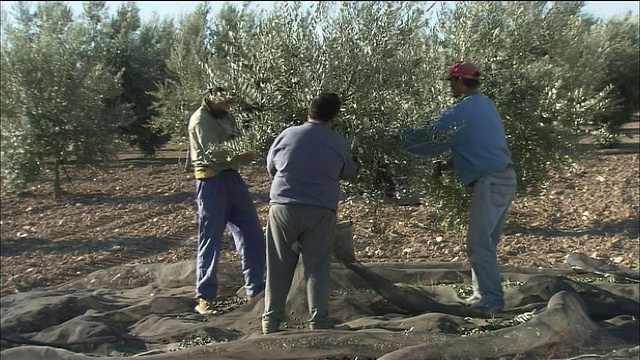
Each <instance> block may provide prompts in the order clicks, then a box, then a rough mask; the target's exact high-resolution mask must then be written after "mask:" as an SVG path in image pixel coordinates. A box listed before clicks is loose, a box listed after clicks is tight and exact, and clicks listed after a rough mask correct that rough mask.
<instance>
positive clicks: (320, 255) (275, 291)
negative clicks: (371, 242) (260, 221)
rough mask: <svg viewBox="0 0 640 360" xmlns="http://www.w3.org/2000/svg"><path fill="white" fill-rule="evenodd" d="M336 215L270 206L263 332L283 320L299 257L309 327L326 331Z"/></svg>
mask: <svg viewBox="0 0 640 360" xmlns="http://www.w3.org/2000/svg"><path fill="white" fill-rule="evenodd" d="M335 224H336V213H335V211H333V210H331V209H325V208H320V207H317V206H307V205H271V207H270V208H269V223H268V225H267V287H266V290H265V293H264V294H265V296H264V299H265V300H264V314H263V316H262V329H263V331H265V332H271V331H275V330H276V329H278V327H279V326H280V323H281V322H282V321H283V320H284V314H285V303H286V301H287V296H288V294H289V290H290V289H291V282H292V280H293V275H294V273H295V270H296V265H297V264H298V257H299V256H300V255H301V256H302V265H303V267H304V278H305V282H306V287H307V288H306V290H307V299H308V306H309V327H310V328H311V329H328V328H330V327H331V323H330V322H329V315H328V305H329V266H330V259H329V255H330V254H331V241H332V236H333V232H334V229H335Z"/></svg>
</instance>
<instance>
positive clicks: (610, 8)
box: [2, 1, 639, 21]
mask: <svg viewBox="0 0 640 360" xmlns="http://www.w3.org/2000/svg"><path fill="white" fill-rule="evenodd" d="M14 2H15V1H2V8H3V9H4V10H9V9H10V8H11V3H14ZM122 2H123V1H107V4H108V6H109V9H110V10H111V11H114V10H115V9H117V8H118V6H120V4H121V3H122ZM231 2H232V3H238V4H242V1H231ZM447 2H448V3H451V2H452V1H447ZM67 3H68V4H69V5H71V7H72V9H73V11H74V13H76V14H79V13H80V12H81V11H82V1H67ZM137 3H138V7H139V8H140V16H141V18H142V21H146V20H149V19H150V18H151V15H152V13H153V12H154V11H155V12H157V13H158V14H159V15H160V17H165V16H174V15H179V14H184V13H186V12H191V11H193V10H194V9H195V8H196V6H197V5H198V4H199V3H200V1H137ZM211 3H212V9H213V11H214V13H215V12H217V10H218V9H220V7H221V6H222V4H224V2H223V1H212V2H211ZM254 3H255V4H256V6H258V7H261V8H268V7H271V6H273V4H274V3H276V1H254ZM586 3H587V5H586V7H585V11H587V12H589V13H591V14H593V15H596V16H599V17H602V18H605V19H606V18H609V17H611V16H614V15H620V14H624V13H625V12H627V11H632V12H633V13H634V14H635V15H637V14H638V4H639V2H638V1H587V2H586Z"/></svg>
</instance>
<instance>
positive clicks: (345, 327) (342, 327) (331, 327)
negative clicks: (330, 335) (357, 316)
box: [309, 325, 351, 331]
mask: <svg viewBox="0 0 640 360" xmlns="http://www.w3.org/2000/svg"><path fill="white" fill-rule="evenodd" d="M309 330H343V331H349V330H351V326H349V325H328V326H318V325H309Z"/></svg>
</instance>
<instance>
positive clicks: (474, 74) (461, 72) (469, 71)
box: [444, 61, 480, 80]
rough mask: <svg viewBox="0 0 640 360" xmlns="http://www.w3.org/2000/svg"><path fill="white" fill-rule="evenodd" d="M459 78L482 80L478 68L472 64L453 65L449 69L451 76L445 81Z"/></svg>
mask: <svg viewBox="0 0 640 360" xmlns="http://www.w3.org/2000/svg"><path fill="white" fill-rule="evenodd" d="M454 76H457V77H459V78H462V79H472V80H480V73H479V71H478V68H477V67H476V66H475V65H473V64H472V63H470V62H467V61H458V62H456V63H454V64H453V65H451V68H450V69H449V75H447V77H445V78H444V79H445V80H451V78H452V77H454Z"/></svg>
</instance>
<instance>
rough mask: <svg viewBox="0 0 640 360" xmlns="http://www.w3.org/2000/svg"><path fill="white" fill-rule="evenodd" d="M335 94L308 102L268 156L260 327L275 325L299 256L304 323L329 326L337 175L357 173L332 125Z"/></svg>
mask: <svg viewBox="0 0 640 360" xmlns="http://www.w3.org/2000/svg"><path fill="white" fill-rule="evenodd" d="M340 106H341V101H340V98H339V97H338V95H336V94H335V93H326V92H325V93H321V94H320V95H319V96H317V97H316V98H314V99H313V100H312V101H311V105H310V107H309V114H308V121H307V122H306V123H304V124H303V125H299V126H293V127H290V128H288V129H286V130H284V131H283V132H282V133H281V134H280V135H279V136H278V137H277V138H276V140H275V141H274V142H273V144H272V145H271V148H270V149H269V153H268V155H267V169H268V171H269V175H270V176H271V179H272V183H271V192H270V197H271V201H270V207H269V222H268V225H267V234H266V235H267V279H266V290H265V309H264V314H263V316H262V332H263V333H264V334H269V333H272V332H276V331H278V330H279V328H280V323H281V322H282V321H283V320H284V311H285V302H286V299H287V295H288V294H289V290H290V288H291V282H292V280H293V275H294V272H295V268H296V265H297V263H298V256H299V255H301V256H302V259H303V265H304V276H305V280H306V284H307V297H308V299H309V315H310V319H309V327H310V328H311V329H329V328H331V327H332V325H331V323H330V321H329V317H328V311H327V310H328V309H327V308H328V303H329V266H330V262H329V256H330V253H331V241H332V235H333V230H334V227H335V224H336V211H337V207H338V200H339V197H340V184H339V180H340V179H347V178H351V177H354V176H355V175H356V173H357V170H356V166H355V164H354V162H353V157H352V155H351V150H350V148H349V144H348V143H347V141H346V139H345V138H344V137H343V136H341V135H340V134H338V133H336V132H335V131H333V130H332V129H331V127H332V126H333V125H334V124H335V122H336V118H337V116H338V113H339V111H340Z"/></svg>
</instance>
